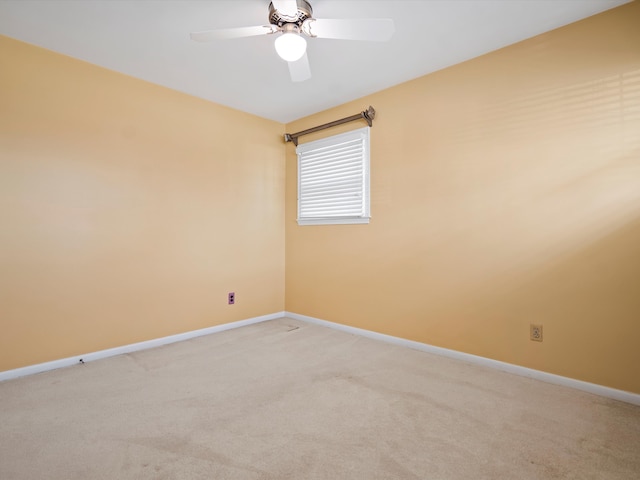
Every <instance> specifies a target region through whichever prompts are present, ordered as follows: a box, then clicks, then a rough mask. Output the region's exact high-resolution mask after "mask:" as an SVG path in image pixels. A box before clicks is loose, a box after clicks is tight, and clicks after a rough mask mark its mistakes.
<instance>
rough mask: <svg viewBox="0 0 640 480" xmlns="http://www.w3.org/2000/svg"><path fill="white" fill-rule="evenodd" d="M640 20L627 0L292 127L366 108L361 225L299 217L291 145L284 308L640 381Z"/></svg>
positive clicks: (595, 376) (623, 382) (539, 364)
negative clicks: (311, 222) (368, 192)
mask: <svg viewBox="0 0 640 480" xmlns="http://www.w3.org/2000/svg"><path fill="white" fill-rule="evenodd" d="M639 26H640V2H634V3H632V4H629V5H626V6H623V7H620V8H618V9H615V10H612V11H609V12H606V13H604V14H601V15H598V16H595V17H592V18H590V19H586V20H584V21H581V22H579V23H576V24H573V25H570V26H567V27H565V28H562V29H559V30H556V31H553V32H550V33H548V34H544V35H541V36H539V37H536V38H533V39H530V40H527V41H525V42H522V43H519V44H516V45H513V46H510V47H508V48H505V49H502V50H500V51H497V52H493V53H491V54H488V55H485V56H483V57H480V58H477V59H474V60H472V61H469V62H466V63H464V64H460V65H457V66H454V67H452V68H448V69H445V70H442V71H440V72H437V73H435V74H431V75H427V76H425V77H422V78H419V79H417V80H415V81H412V82H409V83H405V84H402V85H399V86H397V87H394V88H391V89H388V90H385V91H382V92H380V93H377V94H374V95H371V96H369V97H366V98H363V99H361V100H358V101H356V102H352V103H349V104H347V105H342V106H340V107H338V108H335V109H332V110H330V111H327V112H323V113H320V114H317V115H314V116H311V117H308V118H305V119H302V120H299V121H296V122H294V123H292V124H289V125H287V131H289V132H295V131H299V130H302V129H305V128H308V127H311V126H314V125H317V124H321V123H325V122H328V121H331V120H334V119H336V118H341V117H344V116H348V115H351V114H354V113H356V112H359V111H361V110H363V109H365V108H366V107H367V106H368V105H373V106H374V108H376V110H377V112H378V116H377V119H376V120H375V123H374V126H373V128H372V131H371V147H372V158H371V163H372V167H371V168H372V174H371V175H372V216H373V218H372V220H371V223H370V224H369V225H353V226H342V225H338V226H304V227H299V226H297V224H296V157H295V152H294V147H293V146H292V145H291V144H289V146H288V147H287V194H286V198H287V200H286V205H287V211H286V309H287V310H288V311H292V312H296V313H300V314H305V315H310V316H314V317H317V318H321V319H325V320H329V321H333V322H339V323H343V324H348V325H352V326H355V327H360V328H365V329H369V330H373V331H377V332H382V333H386V334H390V335H396V336H399V337H404V338H408V339H411V340H417V341H420V342H426V343H429V344H433V345H438V346H442V347H446V348H450V349H455V350H459V351H463V352H468V353H472V354H476V355H481V356H484V357H488V358H493V359H497V360H501V361H505V362H509V363H513V364H517V365H523V366H525V367H530V368H534V369H539V370H543V371H547V372H552V373H555V374H559V375H564V376H568V377H572V378H576V379H580V380H585V381H589V382H594V383H597V384H601V385H606V386H610V387H614V388H619V389H624V390H628V391H632V392H636V393H640V374H639V370H638V368H639V366H640V28H639ZM381 68H382V67H381ZM361 126H362V125H361V124H353V125H351V126H350V127H348V128H353V127H361ZM330 133H337V130H332V131H331V132H330ZM319 136H320V135H319V134H315V136H314V137H311V138H309V137H304V138H303V139H302V141H307V140H312V139H314V138H318V137H319ZM530 323H542V324H543V325H544V342H543V343H536V342H532V341H530V340H529V324H530Z"/></svg>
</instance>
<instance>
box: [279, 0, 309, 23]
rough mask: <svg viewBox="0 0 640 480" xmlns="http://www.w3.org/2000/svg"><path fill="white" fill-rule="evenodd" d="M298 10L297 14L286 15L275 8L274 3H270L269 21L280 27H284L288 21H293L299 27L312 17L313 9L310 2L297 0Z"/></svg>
mask: <svg viewBox="0 0 640 480" xmlns="http://www.w3.org/2000/svg"><path fill="white" fill-rule="evenodd" d="M296 4H297V7H298V11H297V12H296V14H295V15H285V14H283V13H282V12H280V11H278V10H276V9H275V7H274V6H273V3H270V4H269V23H271V25H277V26H278V27H282V26H284V25H285V24H287V23H292V24H294V25H297V26H298V28H300V27H301V26H302V24H303V23H304V21H305V20H307V19H309V18H312V16H313V9H312V8H311V5H309V2H307V1H305V0H297V1H296Z"/></svg>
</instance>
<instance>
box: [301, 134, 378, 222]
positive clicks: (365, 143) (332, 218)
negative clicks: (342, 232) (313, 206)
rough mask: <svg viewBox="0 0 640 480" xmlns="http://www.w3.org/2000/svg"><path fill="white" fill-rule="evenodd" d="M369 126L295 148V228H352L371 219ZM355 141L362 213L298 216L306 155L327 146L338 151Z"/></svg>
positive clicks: (302, 193)
mask: <svg viewBox="0 0 640 480" xmlns="http://www.w3.org/2000/svg"><path fill="white" fill-rule="evenodd" d="M370 132H371V127H363V128H358V129H355V130H350V131H348V132H344V133H339V134H337V135H332V136H330V137H325V138H322V139H320V140H314V141H312V142H307V143H302V144H300V145H298V146H297V147H296V156H297V161H298V171H297V176H298V191H297V222H298V225H351V224H354V225H356V224H368V223H369V220H370V218H371V158H370V157H371V133H370ZM354 140H358V141H359V142H360V144H361V149H362V157H361V158H362V191H361V195H362V210H361V212H362V213H361V214H359V215H357V216H356V215H351V216H345V215H323V216H303V215H302V214H301V205H302V202H301V201H300V199H301V196H302V195H304V192H302V190H301V188H302V174H303V167H302V161H303V156H304V154H305V153H308V152H313V151H317V150H319V149H326V148H330V147H336V148H338V147H339V146H340V145H343V144H344V143H346V142H353V141H354Z"/></svg>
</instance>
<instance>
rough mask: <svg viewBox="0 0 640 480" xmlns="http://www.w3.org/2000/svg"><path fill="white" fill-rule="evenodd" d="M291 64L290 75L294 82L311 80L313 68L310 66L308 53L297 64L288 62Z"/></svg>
mask: <svg viewBox="0 0 640 480" xmlns="http://www.w3.org/2000/svg"><path fill="white" fill-rule="evenodd" d="M287 63H288V64H289V74H290V75H291V81H292V82H304V81H305V80H309V79H310V78H311V67H310V66H309V57H307V53H306V52H305V54H304V55H303V56H302V57H301V58H300V60H296V61H295V62H287Z"/></svg>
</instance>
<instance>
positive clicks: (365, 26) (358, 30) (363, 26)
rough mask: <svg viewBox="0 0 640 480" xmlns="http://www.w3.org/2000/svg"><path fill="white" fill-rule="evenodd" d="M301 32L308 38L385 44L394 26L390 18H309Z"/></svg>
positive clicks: (391, 34) (393, 30)
mask: <svg viewBox="0 0 640 480" xmlns="http://www.w3.org/2000/svg"><path fill="white" fill-rule="evenodd" d="M302 31H303V32H304V33H305V34H307V35H308V36H310V37H318V38H334V39H338V40H368V41H373V42H386V41H387V40H389V39H390V38H391V37H392V36H393V32H395V26H394V24H393V20H392V19H390V18H371V19H346V18H340V19H333V18H332V19H326V18H324V19H323V18H309V19H307V20H305V22H304V23H303V24H302Z"/></svg>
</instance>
